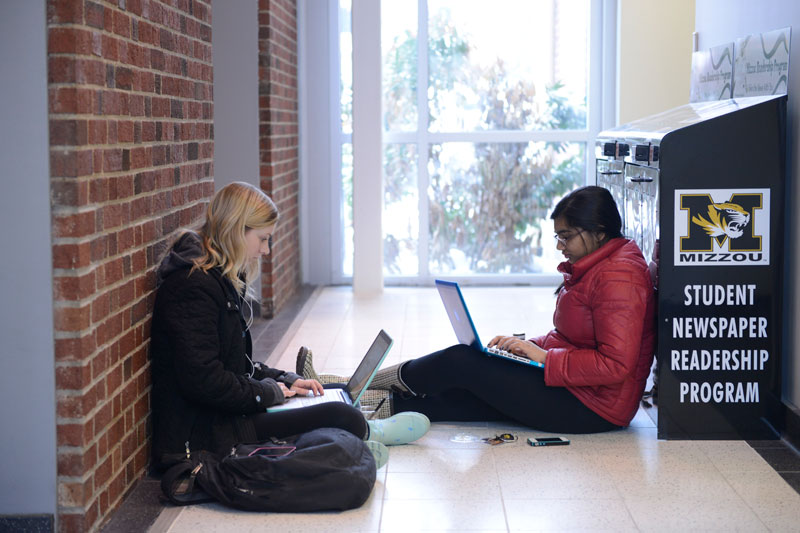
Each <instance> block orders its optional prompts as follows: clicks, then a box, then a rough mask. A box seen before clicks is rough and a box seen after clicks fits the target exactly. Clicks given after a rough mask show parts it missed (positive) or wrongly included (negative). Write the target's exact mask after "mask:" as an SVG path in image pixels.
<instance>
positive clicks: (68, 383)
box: [56, 364, 92, 391]
mask: <svg viewBox="0 0 800 533" xmlns="http://www.w3.org/2000/svg"><path fill="white" fill-rule="evenodd" d="M91 379H92V371H91V368H89V365H63V364H62V365H56V388H57V389H58V390H62V391H64V390H76V391H79V390H81V389H83V388H84V387H86V386H87V385H88V384H89V383H90V382H91Z"/></svg>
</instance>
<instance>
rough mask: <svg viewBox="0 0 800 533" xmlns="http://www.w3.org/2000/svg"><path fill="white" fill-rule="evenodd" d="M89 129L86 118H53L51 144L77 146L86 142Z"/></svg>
mask: <svg viewBox="0 0 800 533" xmlns="http://www.w3.org/2000/svg"><path fill="white" fill-rule="evenodd" d="M87 138H88V130H87V125H86V121H85V120H76V119H68V120H51V121H50V145H51V146H56V145H67V146H75V145H80V144H86V140H87Z"/></svg>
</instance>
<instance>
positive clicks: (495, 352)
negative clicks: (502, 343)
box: [486, 346, 544, 368]
mask: <svg viewBox="0 0 800 533" xmlns="http://www.w3.org/2000/svg"><path fill="white" fill-rule="evenodd" d="M486 351H487V352H489V353H490V354H492V355H499V356H500V357H505V358H506V359H513V360H514V361H519V362H520V363H525V364H526V365H534V366H538V367H539V368H544V365H543V364H542V363H539V362H538V361H533V360H531V359H528V358H527V357H522V356H521V355H517V354H515V353H511V352H508V351H506V350H501V349H500V348H498V347H496V346H490V347H488V348H486Z"/></svg>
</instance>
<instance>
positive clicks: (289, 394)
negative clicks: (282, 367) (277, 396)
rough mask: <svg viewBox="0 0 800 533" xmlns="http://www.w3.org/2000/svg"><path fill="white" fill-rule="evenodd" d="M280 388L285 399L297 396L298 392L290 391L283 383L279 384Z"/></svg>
mask: <svg viewBox="0 0 800 533" xmlns="http://www.w3.org/2000/svg"><path fill="white" fill-rule="evenodd" d="M278 387H280V388H281V391H282V392H283V397H284V398H291V397H292V396H294V395H295V394H297V391H293V390H289V389H288V388H287V387H286V385H284V384H283V383H281V382H280V381H279V382H278Z"/></svg>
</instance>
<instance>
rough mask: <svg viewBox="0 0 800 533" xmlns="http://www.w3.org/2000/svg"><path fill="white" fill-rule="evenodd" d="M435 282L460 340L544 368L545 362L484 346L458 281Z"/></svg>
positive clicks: (489, 351)
mask: <svg viewBox="0 0 800 533" xmlns="http://www.w3.org/2000/svg"><path fill="white" fill-rule="evenodd" d="M435 283H436V289H437V290H438V291H439V296H441V297H442V303H443V304H444V308H445V310H446V311H447V316H448V317H449V318H450V323H451V324H452V325H453V330H454V331H455V332H456V338H457V339H458V342H460V343H461V344H466V345H467V346H472V347H473V348H475V349H476V350H480V351H482V352H483V353H485V354H487V355H491V356H494V357H502V358H503V359H508V360H509V361H514V362H515V363H522V364H523V365H528V366H535V367H539V368H544V364H543V363H540V362H538V361H532V360H530V359H528V358H527V357H522V356H520V355H517V354H513V353H511V352H507V351H505V350H500V349H499V348H495V347H491V348H489V347H486V346H484V345H483V343H481V340H480V338H479V337H478V330H476V329H475V324H474V323H473V322H472V317H471V316H470V314H469V310H468V309H467V303H466V302H465V301H464V296H463V295H462V294H461V288H460V287H459V286H458V283H455V282H454V281H444V280H441V279H437V280H435Z"/></svg>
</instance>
